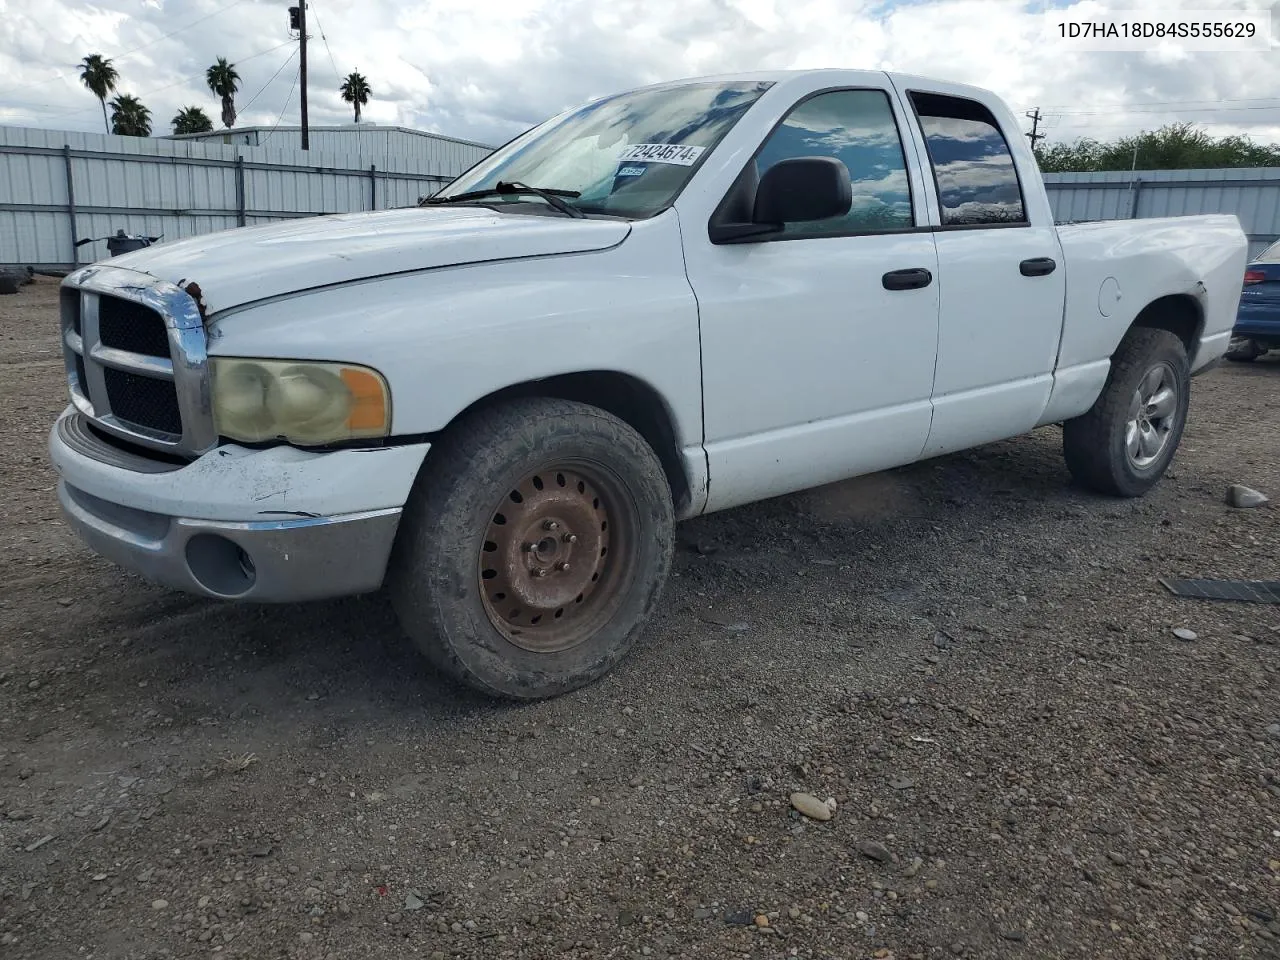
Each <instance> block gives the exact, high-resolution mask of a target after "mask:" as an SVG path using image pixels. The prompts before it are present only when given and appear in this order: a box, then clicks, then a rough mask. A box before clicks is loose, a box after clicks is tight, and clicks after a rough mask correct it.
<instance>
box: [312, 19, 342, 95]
mask: <svg viewBox="0 0 1280 960" xmlns="http://www.w3.org/2000/svg"><path fill="white" fill-rule="evenodd" d="M307 6H308V7H310V9H311V12H312V14H314V16H315V18H316V29H317V30H319V31H320V39H321V40H323V41H324V52H325V53H327V54H328V55H329V65H330V66H331V67H333V76H334V79H335V80H337V81H338V82H339V83H341V82H342V74H341V73H340V72H339V71H338V62H337V61H336V60H334V59H333V51H332V50H330V49H329V38H328V37H326V36H325V35H324V24H322V23H321V22H320V14H319V13H318V12H317V11H316V5H315V4H314V3H309V4H307Z"/></svg>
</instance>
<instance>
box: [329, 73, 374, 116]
mask: <svg viewBox="0 0 1280 960" xmlns="http://www.w3.org/2000/svg"><path fill="white" fill-rule="evenodd" d="M338 93H340V94H342V99H343V100H345V101H346V102H347V103H349V104H351V105H352V106H353V107H355V111H356V123H359V122H360V108H361V107H363V106H364V105H365V104H366V103H368V102H369V98H370V97H372V96H373V90H372V89H371V88H370V87H369V81H368V80H366V79H365V78H364V76H363V75H361V74H360V73H359V72H354V73H350V74H348V75H347V79H345V80H343V81H342V86H341V87H339V88H338Z"/></svg>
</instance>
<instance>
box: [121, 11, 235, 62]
mask: <svg viewBox="0 0 1280 960" xmlns="http://www.w3.org/2000/svg"><path fill="white" fill-rule="evenodd" d="M242 3H244V0H232V2H231V3H228V4H227V5H226V6H225V7H219V8H218V9H217V10H215V11H213V13H209V14H205V15H204V16H203V17H201V18H200V19H198V20H192V21H191V22H190V23H188V24H184V25H183V26H181V27H178V28H177V29H176V30H170V31H169V32H168V33H166V34H165V35H164V36H162V37H156V38H155V39H154V40H148V41H147V42H146V43H144V44H142V45H141V46H138V47H134V48H133V49H132V50H130V51H129V52H128V53H122V54H120V55H119V56H118V57H112V58H111V59H112V60H125V59H128V58H129V57H132V56H133V55H134V54H135V53H138V52H139V51H141V50H145V49H147V47H150V46H152V45H154V44H157V43H159V42H160V41H161V40H168V39H169V38H170V37H172V36H174V35H176V34H179V33H181V32H182V31H183V30H189V29H191V28H192V27H194V26H195V25H196V24H198V23H204V22H205V21H206V20H211V19H213V18H214V17H216V16H217V15H218V14H220V13H226V12H227V11H228V10H230V9H231V8H232V7H238V6H240V4H242Z"/></svg>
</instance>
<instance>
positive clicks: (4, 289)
mask: <svg viewBox="0 0 1280 960" xmlns="http://www.w3.org/2000/svg"><path fill="white" fill-rule="evenodd" d="M25 282H26V277H25V275H20V274H17V273H10V272H8V271H0V294H10V293H17V292H18V288H19V287H21V286H22V285H23V284H24V283H25Z"/></svg>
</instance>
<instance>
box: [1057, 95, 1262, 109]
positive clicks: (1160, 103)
mask: <svg viewBox="0 0 1280 960" xmlns="http://www.w3.org/2000/svg"><path fill="white" fill-rule="evenodd" d="M1264 101H1266V102H1271V103H1275V102H1277V101H1280V98H1278V97H1238V98H1234V99H1231V98H1226V99H1221V100H1216V99H1210V100H1205V99H1201V100H1146V101H1140V102H1138V103H1126V104H1111V105H1108V106H1106V107H1102V108H1100V109H1101V110H1104V111H1105V110H1115V109H1125V110H1128V109H1131V108H1133V107H1189V106H1191V105H1192V104H1196V103H1261V102H1264ZM1079 107H1080V105H1079V104H1078V103H1055V104H1050V105H1049V106H1047V107H1045V108H1044V109H1045V110H1051V111H1052V112H1054V113H1073V112H1077V110H1078V108H1079ZM1084 111H1085V112H1093V111H1094V108H1092V107H1085V108H1084Z"/></svg>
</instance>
